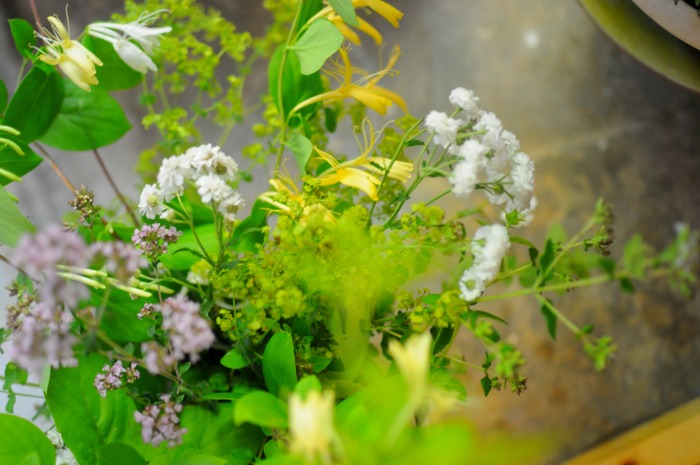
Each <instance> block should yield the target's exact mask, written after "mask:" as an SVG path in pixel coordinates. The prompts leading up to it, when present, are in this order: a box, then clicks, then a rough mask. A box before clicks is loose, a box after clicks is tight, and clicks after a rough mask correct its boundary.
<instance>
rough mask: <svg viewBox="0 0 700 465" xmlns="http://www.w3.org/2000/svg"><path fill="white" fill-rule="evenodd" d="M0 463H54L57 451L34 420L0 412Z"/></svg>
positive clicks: (47, 464)
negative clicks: (0, 433) (0, 434)
mask: <svg viewBox="0 0 700 465" xmlns="http://www.w3.org/2000/svg"><path fill="white" fill-rule="evenodd" d="M0 431H2V440H0V464H2V465H5V464H7V465H10V464H15V463H27V464H36V465H54V464H55V463H56V451H55V449H54V446H53V444H51V441H49V439H48V438H47V437H46V435H45V434H44V433H43V432H42V431H41V430H40V429H39V428H37V427H36V426H34V424H33V423H32V422H30V421H29V420H25V419H24V418H20V417H16V416H14V415H8V414H6V413H0Z"/></svg>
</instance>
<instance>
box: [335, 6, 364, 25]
mask: <svg viewBox="0 0 700 465" xmlns="http://www.w3.org/2000/svg"><path fill="white" fill-rule="evenodd" d="M328 4H329V5H330V6H331V7H333V9H334V10H335V12H336V13H338V16H340V18H341V19H342V20H343V21H345V22H346V23H347V24H349V25H350V26H355V27H358V26H359V25H360V22H359V21H358V20H357V15H356V14H355V7H353V6H352V0H328Z"/></svg>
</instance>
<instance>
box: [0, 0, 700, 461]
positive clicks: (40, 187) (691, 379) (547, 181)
mask: <svg viewBox="0 0 700 465" xmlns="http://www.w3.org/2000/svg"><path fill="white" fill-rule="evenodd" d="M27 3H28V2H24V1H19V0H3V1H2V3H1V4H0V16H2V19H3V21H2V22H3V24H5V19H6V18H7V17H24V18H26V19H28V20H30V21H31V22H33V21H32V19H31V15H30V12H29V7H28V5H27ZM205 3H206V4H211V5H214V6H216V7H217V8H219V9H221V10H222V11H224V14H225V16H226V17H227V18H230V19H232V20H233V21H234V22H235V23H237V24H238V25H239V27H240V28H242V29H250V30H254V31H259V30H260V28H261V25H262V24H263V23H264V19H265V14H264V12H262V11H261V9H260V7H259V2H258V1H254V0H236V1H224V0H218V1H211V2H205ZM394 3H395V4H396V5H397V6H398V7H399V8H400V9H401V10H403V11H404V12H405V17H404V20H403V22H402V25H401V28H400V29H398V30H393V29H392V28H391V27H385V28H383V29H382V30H383V32H384V33H385V37H386V40H387V42H388V44H389V45H392V44H394V43H400V44H401V47H402V51H403V56H402V57H401V59H400V60H399V62H398V64H397V69H398V70H399V71H400V74H399V75H398V76H396V77H395V78H393V82H392V83H390V84H389V86H390V87H391V88H393V89H394V90H396V91H398V92H399V93H401V94H402V95H405V96H406V97H407V98H406V100H407V101H408V104H409V107H410V109H411V111H412V112H413V113H414V114H416V115H422V114H426V113H427V112H428V111H430V110H431V109H438V110H446V109H447V108H448V106H449V103H448V101H447V96H448V94H449V91H450V90H451V89H452V88H454V87H456V86H463V87H467V88H471V89H473V90H474V91H475V92H476V94H477V95H479V96H480V97H481V102H480V103H481V107H482V108H485V109H488V110H491V111H494V112H495V113H496V114H497V115H498V116H499V117H500V118H501V120H502V121H503V124H504V127H505V128H507V129H509V130H511V131H512V132H514V133H515V134H516V135H517V136H518V137H519V139H520V141H521V143H522V147H523V150H524V151H525V152H527V153H528V154H529V155H530V156H531V157H532V158H533V159H534V161H535V163H536V166H537V178H536V183H537V187H536V190H537V195H538V198H539V201H540V202H539V203H540V207H539V209H538V211H537V220H536V222H535V223H534V224H533V225H532V226H531V227H529V228H528V229H527V230H526V231H524V232H523V234H524V235H525V236H527V237H528V238H530V239H531V240H533V241H534V242H536V243H537V242H539V241H541V239H542V237H543V236H544V234H545V232H546V228H547V226H548V225H549V224H551V223H553V222H561V223H562V224H563V225H564V226H565V227H566V228H567V230H568V231H570V232H573V231H575V230H576V229H577V228H578V227H579V226H581V225H582V224H583V222H584V221H585V220H586V219H587V218H588V215H589V214H590V213H591V211H592V209H593V207H594V205H595V201H596V199H597V198H598V197H600V196H602V197H604V198H606V199H607V200H608V201H609V202H610V203H612V205H613V206H614V208H615V212H616V218H617V222H616V227H615V237H616V238H617V239H618V241H619V242H618V244H619V245H621V244H622V243H623V242H624V241H625V240H626V239H628V238H629V237H630V236H631V235H632V234H633V233H634V232H636V231H639V232H641V233H642V234H643V235H644V236H645V237H646V238H647V240H648V241H649V242H650V243H652V244H653V245H655V246H657V247H659V248H660V247H662V246H663V244H665V243H667V242H668V241H669V240H671V238H672V237H673V224H674V223H675V222H676V221H684V222H688V223H690V224H691V226H693V227H695V228H698V227H700V216H699V215H698V214H699V213H700V186H699V185H698V181H697V179H698V174H700V131H698V129H697V122H698V121H700V96H699V95H696V94H694V93H692V92H690V91H687V90H685V89H682V88H680V87H678V86H676V85H674V84H672V83H670V82H667V81H666V80H664V79H663V78H662V77H660V76H657V75H655V74H654V73H652V72H651V71H649V70H648V69H646V68H645V67H643V66H642V65H640V64H639V63H637V62H635V61H634V60H633V59H632V58H630V57H629V56H627V55H626V54H625V53H624V52H623V51H621V50H620V49H619V48H617V47H616V46H615V45H614V44H612V43H611V42H610V41H609V40H608V39H607V38H606V37H605V36H604V35H603V34H602V33H601V32H600V31H599V30H598V29H597V28H596V26H595V25H594V24H593V23H592V22H591V21H590V19H589V18H588V17H587V16H586V15H585V13H584V12H583V10H582V9H581V8H580V7H579V6H578V5H577V4H576V3H575V2H562V1H559V0H537V1H529V2H513V1H508V0H496V1H486V0H439V1H428V0H397V1H396V2H394ZM37 4H38V8H39V10H40V12H41V15H42V16H48V15H49V14H53V13H59V14H61V15H62V14H63V11H64V4H63V2H62V1H58V0H37ZM120 5H121V2H120V1H118V0H110V1H103V2H88V1H86V0H77V1H73V2H71V4H70V7H69V12H70V17H71V22H72V24H73V25H74V26H73V27H74V28H75V29H76V30H79V28H82V26H84V25H85V24H87V23H89V22H91V21H94V20H98V19H103V18H105V17H106V16H107V13H108V12H111V11H113V10H115V9H119V8H120ZM362 53H363V59H366V60H367V61H368V68H371V66H372V65H371V64H370V63H374V62H375V61H376V51H375V50H372V49H371V48H370V49H368V51H366V52H365V51H362ZM0 56H1V57H2V63H3V64H2V66H1V67H0V77H1V78H2V79H3V80H4V81H5V82H6V83H8V87H11V84H9V83H12V82H14V80H15V77H16V74H17V70H18V67H19V62H18V60H17V58H16V55H15V54H14V50H13V47H12V43H11V41H10V37H9V33H8V32H7V30H6V29H3V30H2V32H0ZM130 110H131V113H132V117H131V121H132V123H133V124H134V126H135V128H136V129H135V130H134V131H132V132H131V133H130V134H129V136H128V137H127V138H126V139H125V140H124V141H123V142H121V143H119V144H118V146H114V147H110V148H108V149H106V150H105V151H104V156H105V158H106V161H107V164H108V166H109V167H110V170H111V171H112V173H113V174H114V175H115V176H116V177H117V178H118V179H120V180H121V182H120V184H121V185H122V186H124V188H125V190H126V191H127V193H128V194H131V195H135V194H136V192H137V191H136V186H135V184H136V182H135V181H136V179H135V178H133V177H130V175H131V167H132V166H133V161H134V160H135V159H136V156H137V154H138V147H139V144H140V140H141V138H142V137H148V135H146V134H144V133H143V131H141V130H140V129H139V128H138V120H139V117H138V114H139V111H140V109H138V108H137V107H134V108H131V109H130ZM394 116H396V115H394ZM241 134H243V131H242V132H241ZM240 137H244V136H243V135H241V136H240ZM230 140H231V142H230V143H229V144H228V145H227V146H226V147H225V148H224V150H225V151H226V152H227V153H229V154H231V155H234V156H235V155H236V153H237V151H236V150H237V146H238V145H237V144H239V143H240V142H239V141H240V139H238V140H237V139H236V137H232V138H231V139H230ZM52 153H53V152H52ZM55 156H56V159H57V161H58V163H59V164H60V165H61V166H62V167H63V168H64V170H65V171H67V172H69V173H71V175H72V180H73V182H74V183H76V184H80V183H85V184H87V185H88V186H89V187H90V188H92V189H94V190H95V191H96V192H97V195H98V200H99V201H102V202H108V201H109V199H111V198H112V193H111V192H110V191H109V189H108V186H107V185H106V182H104V181H102V180H101V179H102V178H101V175H100V174H99V173H98V172H97V165H96V164H95V163H94V160H92V159H89V158H87V157H85V154H67V153H56V155H55ZM261 182H264V181H261ZM260 189H261V187H260V186H252V187H251V192H259V191H260ZM437 189H438V188H437V187H436V190H437ZM13 192H14V193H15V194H16V195H18V196H19V197H20V198H21V199H23V204H22V209H23V210H24V211H25V212H28V213H30V214H31V216H32V217H33V219H34V221H35V223H36V224H37V225H45V224H48V223H50V222H56V221H59V220H60V216H61V214H62V212H64V211H65V208H66V201H67V200H68V198H69V197H70V196H69V193H68V192H67V190H66V189H65V187H64V186H62V185H61V184H60V182H59V181H58V180H57V178H56V176H55V175H54V174H53V172H52V171H51V170H50V168H49V167H48V165H47V164H46V163H44V164H42V166H40V167H39V169H37V170H35V171H34V172H33V173H31V175H29V176H27V177H26V179H25V182H24V183H22V185H20V186H16V187H15V189H14V190H13ZM27 199H29V200H27ZM618 252H619V249H618ZM9 275H10V273H9V272H8V270H6V269H4V268H0V281H2V282H3V283H5V282H7V281H8V280H9V279H10V276H9ZM4 298H5V296H2V297H0V299H4ZM556 303H557V304H558V306H559V308H561V309H563V310H565V311H566V312H567V314H568V315H569V316H570V317H571V318H572V319H573V320H575V321H577V322H579V323H581V324H585V323H593V324H595V326H596V331H597V333H598V334H611V335H612V336H613V337H614V338H615V340H616V342H617V344H618V346H619V350H618V353H617V357H616V360H615V363H614V364H613V365H612V366H611V367H610V368H609V369H608V370H607V371H606V372H605V373H602V374H600V373H596V372H595V371H594V370H593V368H592V364H591V363H590V362H589V361H588V359H587V358H586V357H585V355H584V354H583V352H582V350H581V348H580V346H579V344H578V342H577V341H576V340H575V338H574V337H573V336H572V335H570V334H568V333H566V332H565V331H564V330H561V331H560V338H559V340H558V341H557V342H556V344H554V343H552V342H551V341H550V340H549V338H548V336H547V333H546V329H545V325H544V321H543V320H542V318H541V317H540V315H539V311H538V309H537V307H536V306H535V305H533V304H532V303H531V302H529V301H528V300H527V299H524V300H519V301H512V302H510V304H509V305H508V306H507V307H505V308H504V306H500V307H496V309H497V311H498V312H499V313H501V314H503V315H504V316H505V317H506V318H507V319H508V320H509V321H510V330H509V331H508V332H510V333H512V334H509V335H508V337H510V338H512V339H515V338H517V342H518V344H519V345H520V347H521V348H522V349H523V351H524V352H525V355H526V357H527V359H528V361H529V364H528V369H527V374H528V375H529V382H528V385H529V390H528V391H527V392H526V393H524V394H523V395H521V396H515V395H512V394H510V393H506V392H500V393H493V394H492V395H491V396H489V398H488V399H486V400H479V399H480V398H481V395H480V390H479V387H478V383H477V381H475V379H477V378H476V377H477V375H478V374H475V379H472V380H470V381H469V383H470V384H469V391H470V393H471V395H472V398H474V399H477V400H475V401H473V402H472V403H471V404H470V406H469V408H468V409H467V410H466V411H465V414H466V415H469V416H470V417H472V418H473V419H474V421H475V422H476V423H477V424H478V425H479V427H480V428H481V429H499V430H501V431H505V432H511V433H516V434H533V433H556V434H557V437H558V438H560V442H558V443H557V445H555V446H552V450H551V451H550V458H549V459H548V462H547V463H550V462H551V463H554V462H555V461H557V460H561V459H562V458H565V457H568V456H571V455H573V454H575V453H577V452H580V451H583V450H585V449H588V448H590V447H591V446H593V445H594V444H597V443H599V442H601V441H603V440H605V439H607V438H610V437H611V436H613V435H615V434H617V433H620V432H623V431H625V430H627V429H629V428H631V427H633V426H635V425H637V424H639V423H641V422H643V421H645V420H647V419H650V418H653V417H655V416H657V415H659V414H661V413H663V412H665V411H667V410H669V409H672V408H674V407H676V406H678V405H680V404H682V403H683V402H685V401H688V400H690V399H692V398H695V397H697V396H698V395H700V370H698V353H700V336H699V330H700V308H699V305H698V304H699V303H700V302H699V301H698V298H692V299H690V300H685V299H682V298H680V297H678V296H676V295H675V294H673V293H672V292H670V291H668V289H667V287H666V286H665V285H663V284H662V283H654V282H652V283H648V284H645V285H643V286H639V288H638V292H637V293H636V294H635V295H628V294H622V293H621V292H620V291H619V290H618V289H617V288H615V287H614V286H608V287H603V288H596V289H593V290H579V291H576V292H574V293H571V294H568V295H566V296H562V297H558V298H557V299H556ZM462 348H463V349H464V350H465V352H466V353H473V354H474V357H475V359H476V360H479V358H480V354H479V352H478V351H476V349H475V348H474V347H472V346H471V344H470V343H469V342H468V341H464V342H463V343H462Z"/></svg>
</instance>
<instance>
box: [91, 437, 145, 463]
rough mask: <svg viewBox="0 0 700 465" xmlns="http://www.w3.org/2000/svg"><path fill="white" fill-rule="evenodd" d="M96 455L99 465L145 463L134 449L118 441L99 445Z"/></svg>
mask: <svg viewBox="0 0 700 465" xmlns="http://www.w3.org/2000/svg"><path fill="white" fill-rule="evenodd" d="M97 457H98V459H99V462H97V463H98V464H99V465H123V464H125V463H128V464H129V465H146V460H145V459H144V458H143V457H142V456H141V454H139V452H138V451H137V450H136V449H134V448H133V447H131V446H130V445H128V444H123V443H119V442H115V443H111V444H107V445H106V446H103V447H101V448H100V451H99V452H98V454H97Z"/></svg>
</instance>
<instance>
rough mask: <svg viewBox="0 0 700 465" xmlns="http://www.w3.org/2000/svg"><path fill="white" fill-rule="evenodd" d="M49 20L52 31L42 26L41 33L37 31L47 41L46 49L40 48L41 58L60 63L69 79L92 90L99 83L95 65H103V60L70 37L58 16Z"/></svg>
mask: <svg viewBox="0 0 700 465" xmlns="http://www.w3.org/2000/svg"><path fill="white" fill-rule="evenodd" d="M48 20H49V23H51V31H49V30H48V29H45V28H43V27H42V28H41V33H40V34H39V33H37V36H38V37H40V38H41V39H42V40H43V41H44V42H46V50H45V51H44V50H40V53H41V54H40V55H39V59H40V60H41V61H43V62H44V63H48V64H50V65H52V66H56V65H58V67H59V68H60V69H61V71H63V73H64V74H65V75H66V76H67V77H68V79H70V80H71V81H73V82H74V83H75V84H76V85H77V86H78V87H80V88H81V89H83V90H84V91H85V92H90V86H94V85H97V84H98V81H97V78H96V77H95V74H96V71H95V65H97V66H102V61H101V60H100V59H99V58H97V57H96V56H95V54H93V53H92V52H91V51H90V50H88V49H87V48H85V47H84V46H83V44H81V43H80V42H78V41H77V40H72V39H71V38H70V34H69V33H68V31H66V28H65V27H63V23H61V20H60V19H58V16H49V18H48Z"/></svg>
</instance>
